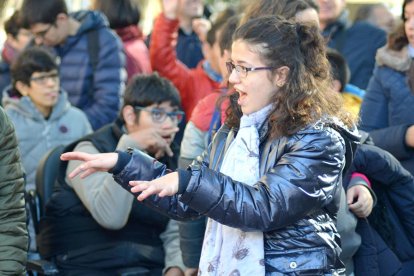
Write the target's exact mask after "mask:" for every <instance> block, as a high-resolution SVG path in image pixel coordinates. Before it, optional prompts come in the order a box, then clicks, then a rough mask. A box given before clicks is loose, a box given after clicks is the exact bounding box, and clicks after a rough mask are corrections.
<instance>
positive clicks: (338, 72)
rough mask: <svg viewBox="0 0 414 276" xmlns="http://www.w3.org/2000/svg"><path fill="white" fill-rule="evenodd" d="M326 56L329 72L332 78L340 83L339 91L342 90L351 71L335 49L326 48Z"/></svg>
mask: <svg viewBox="0 0 414 276" xmlns="http://www.w3.org/2000/svg"><path fill="white" fill-rule="evenodd" d="M326 57H327V58H328V61H329V64H330V65H331V74H332V78H333V79H334V80H338V81H339V82H340V83H341V92H342V91H344V88H345V85H347V83H348V82H349V79H350V75H351V71H350V70H349V67H348V64H347V63H346V60H345V58H344V56H343V55H341V54H340V53H339V52H338V51H337V50H335V49H331V48H328V49H327V51H326Z"/></svg>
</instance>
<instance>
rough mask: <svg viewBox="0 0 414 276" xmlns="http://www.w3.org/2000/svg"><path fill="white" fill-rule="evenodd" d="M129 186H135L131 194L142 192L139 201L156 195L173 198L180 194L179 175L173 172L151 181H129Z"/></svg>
mask: <svg viewBox="0 0 414 276" xmlns="http://www.w3.org/2000/svg"><path fill="white" fill-rule="evenodd" d="M129 185H131V186H133V187H132V188H131V192H133V193H139V192H141V194H140V195H139V196H138V197H137V199H138V200H139V201H143V200H144V199H146V198H147V197H149V196H150V195H155V194H157V195H158V196H159V197H164V196H172V195H175V194H176V193H177V192H178V173H177V172H172V173H169V174H166V175H164V176H162V177H160V178H156V179H154V180H151V181H129Z"/></svg>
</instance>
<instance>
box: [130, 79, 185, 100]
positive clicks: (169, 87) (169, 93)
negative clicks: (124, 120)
mask: <svg viewBox="0 0 414 276" xmlns="http://www.w3.org/2000/svg"><path fill="white" fill-rule="evenodd" d="M163 102H170V103H171V106H176V107H179V106H180V105H181V101H180V96H179V94H178V92H177V89H176V88H175V87H174V85H173V84H172V83H171V82H170V81H169V80H167V79H165V78H162V77H160V76H159V75H158V74H157V73H152V74H150V75H138V76H135V77H133V78H132V79H131V81H130V83H129V84H128V86H127V87H126V89H125V93H124V106H126V105H131V106H143V107H145V106H150V105H152V104H161V103H163Z"/></svg>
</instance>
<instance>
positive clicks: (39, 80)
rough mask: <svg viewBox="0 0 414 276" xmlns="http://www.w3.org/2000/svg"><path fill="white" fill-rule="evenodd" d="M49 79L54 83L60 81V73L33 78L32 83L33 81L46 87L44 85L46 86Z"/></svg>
mask: <svg viewBox="0 0 414 276" xmlns="http://www.w3.org/2000/svg"><path fill="white" fill-rule="evenodd" d="M48 79H52V80H53V81H54V82H56V81H58V80H59V73H58V72H55V73H50V74H46V75H43V76H38V77H31V78H30V81H33V82H35V83H37V84H42V85H44V84H46V81H47V80H48Z"/></svg>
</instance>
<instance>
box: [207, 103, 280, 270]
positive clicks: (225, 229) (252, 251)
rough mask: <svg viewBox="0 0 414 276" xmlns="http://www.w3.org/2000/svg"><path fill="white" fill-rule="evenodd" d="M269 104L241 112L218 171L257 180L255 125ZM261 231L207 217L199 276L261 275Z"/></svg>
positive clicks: (247, 182)
mask: <svg viewBox="0 0 414 276" xmlns="http://www.w3.org/2000/svg"><path fill="white" fill-rule="evenodd" d="M271 108H272V107H271V105H268V106H266V107H264V108H262V109H261V110H259V111H257V112H255V113H253V114H250V115H243V116H242V118H241V120H240V129H239V131H238V133H237V136H236V138H235V139H234V140H233V142H232V143H231V144H230V146H229V149H228V150H227V152H226V154H225V156H224V159H223V164H222V165H221V168H220V172H221V173H223V174H225V175H227V176H230V177H231V178H232V179H233V180H235V181H239V182H242V183H244V184H245V185H250V186H252V185H253V184H255V183H256V182H257V180H259V178H260V175H259V143H260V141H259V133H258V128H259V127H260V126H261V125H262V124H263V122H264V121H265V120H266V118H267V116H268V114H269V112H270V111H271ZM263 243H264V241H263V232H244V231H241V230H240V229H237V228H232V227H229V226H226V225H223V224H220V223H218V222H217V221H214V220H212V219H210V218H209V219H208V222H207V227H206V233H205V235H204V242H203V249H202V252H201V259H200V266H199V275H226V276H227V275H229V276H237V275H254V276H260V275H265V267H264V245H263Z"/></svg>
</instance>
